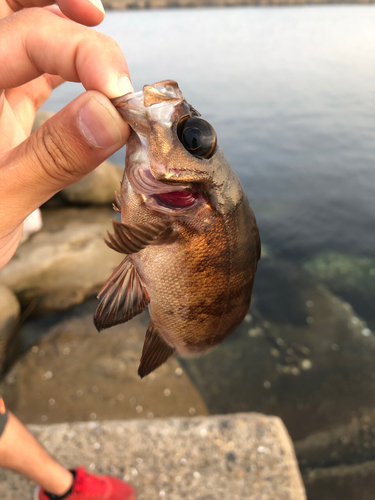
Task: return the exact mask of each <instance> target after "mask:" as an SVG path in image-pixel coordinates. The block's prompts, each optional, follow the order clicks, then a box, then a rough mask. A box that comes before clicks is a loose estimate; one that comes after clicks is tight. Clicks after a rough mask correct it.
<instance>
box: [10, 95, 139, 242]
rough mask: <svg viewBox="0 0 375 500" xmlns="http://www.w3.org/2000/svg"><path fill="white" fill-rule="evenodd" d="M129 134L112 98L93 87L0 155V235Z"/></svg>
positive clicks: (95, 164)
mask: <svg viewBox="0 0 375 500" xmlns="http://www.w3.org/2000/svg"><path fill="white" fill-rule="evenodd" d="M129 134H130V128H129V126H128V125H127V124H126V123H125V122H124V121H123V120H122V118H121V117H120V115H119V114H118V112H117V111H116V109H115V107H114V106H113V105H112V104H111V102H110V101H109V100H108V99H107V98H106V97H105V96H104V95H103V94H100V93H99V92H95V91H91V92H86V93H84V94H82V95H80V96H79V97H77V99H75V100H74V101H72V102H71V103H70V104H68V106H66V107H65V108H64V109H62V110H61V111H60V112H59V113H57V114H56V115H54V116H53V117H52V118H50V119H49V120H48V121H47V122H46V123H45V124H44V125H42V126H41V127H40V128H39V129H38V130H36V132H35V133H34V134H32V135H31V136H30V137H29V138H28V139H27V140H25V141H24V142H23V143H22V144H20V145H19V146H17V147H16V148H14V149H13V150H11V151H9V152H7V153H5V154H3V155H2V156H0V237H1V235H7V234H9V233H10V232H11V231H13V230H14V229H15V228H16V227H17V226H18V225H19V224H20V223H21V222H22V221H23V220H24V219H25V217H27V216H28V215H29V214H30V213H31V212H33V211H34V210H35V209H36V208H37V207H39V206H40V205H41V204H42V203H44V202H45V201H47V200H48V199H49V198H50V197H51V196H53V195H54V194H55V193H56V192H58V191H60V190H61V189H63V188H64V187H66V186H68V185H69V184H72V183H73V182H76V181H78V180H79V179H81V178H82V177H84V176H85V175H86V174H88V173H89V172H90V171H92V170H93V169H94V168H95V167H97V166H98V165H100V164H101V163H102V162H103V161H104V160H105V159H106V158H108V157H109V156H110V155H111V154H113V153H114V152H115V151H117V150H118V149H119V148H120V147H122V146H123V145H124V144H125V142H126V140H127V138H128V136H129ZM7 193H8V195H7V196H6V194H7ZM9 193H12V197H9Z"/></svg>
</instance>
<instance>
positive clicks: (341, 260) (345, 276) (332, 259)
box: [304, 252, 375, 326]
mask: <svg viewBox="0 0 375 500" xmlns="http://www.w3.org/2000/svg"><path fill="white" fill-rule="evenodd" d="M304 267H305V269H306V270H307V271H308V272H309V273H310V275H311V276H313V277H314V278H316V279H317V280H318V281H319V282H321V283H324V284H325V285H326V286H327V287H328V288H329V289H330V290H331V291H332V292H333V293H335V294H336V295H339V296H340V297H342V298H344V299H345V300H347V301H348V302H349V303H350V304H351V305H352V306H353V308H354V309H355V311H356V312H357V314H359V315H360V316H362V317H363V318H364V319H365V320H367V321H373V322H374V326H375V307H374V303H375V259H369V258H365V257H355V256H353V255H345V254H342V253H338V252H326V253H321V254H318V255H316V256H315V257H314V258H312V259H310V260H309V261H307V262H305V264H304Z"/></svg>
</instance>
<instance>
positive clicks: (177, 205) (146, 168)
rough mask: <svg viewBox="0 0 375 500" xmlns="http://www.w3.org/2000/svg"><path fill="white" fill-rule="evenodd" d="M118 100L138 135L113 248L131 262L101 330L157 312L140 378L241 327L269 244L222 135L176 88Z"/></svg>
mask: <svg viewBox="0 0 375 500" xmlns="http://www.w3.org/2000/svg"><path fill="white" fill-rule="evenodd" d="M112 102H113V103H114V105H115V106H116V108H117V109H118V111H119V112H120V114H121V116H122V117H123V118H124V120H125V121H126V122H127V123H128V124H129V125H130V127H131V128H132V133H131V135H130V138H129V140H128V143H127V147H126V160H125V171H124V177H123V180H122V184H121V193H120V194H116V200H117V205H118V206H116V205H115V206H114V208H115V210H117V211H118V212H120V213H121V223H120V222H116V221H113V226H114V234H113V235H111V234H110V233H108V241H106V243H107V245H108V246H109V247H110V248H112V249H113V250H116V251H117V252H120V253H123V254H125V255H126V257H125V258H124V260H123V261H122V263H121V264H120V265H119V266H118V267H117V269H116V270H115V271H114V273H113V274H112V276H111V277H110V278H109V279H108V281H107V282H106V284H105V285H104V286H103V288H102V289H101V291H100V292H99V295H98V299H99V305H98V307H97V310H96V312H95V316H94V323H95V326H96V327H97V329H98V330H99V331H100V330H102V329H104V328H109V327H110V326H113V325H117V324H119V323H124V322H125V321H128V320H129V319H131V318H132V317H133V316H135V315H136V314H139V313H140V312H142V311H143V309H144V308H145V307H146V306H147V305H148V308H149V312H150V316H151V322H150V325H149V327H148V329H147V332H146V338H145V342H144V346H143V352H142V357H141V360H140V365H139V369H138V373H139V375H140V376H141V377H144V376H145V375H147V374H149V373H150V372H152V371H153V370H155V368H157V367H158V366H160V365H161V364H163V363H164V362H165V361H166V360H167V359H168V358H169V356H171V355H172V354H173V353H174V352H176V353H177V354H179V355H181V356H188V355H194V354H200V353H203V352H206V351H208V350H210V349H211V348H213V347H215V346H216V345H218V344H219V343H220V342H221V341H222V340H223V339H224V338H225V337H227V336H228V335H229V334H230V333H232V332H233V330H234V329H235V328H236V327H237V326H238V325H239V324H240V323H241V321H242V319H243V318H244V316H245V314H246V313H247V311H248V309H249V305H250V298H251V292H252V288H253V283H254V275H255V271H256V268H257V262H258V260H259V258H260V238H259V232H258V228H257V224H256V220H255V216H254V213H253V211H252V209H251V208H250V205H249V202H248V199H247V197H246V194H245V193H244V191H243V189H242V186H241V183H240V181H239V179H238V177H237V175H236V174H235V173H234V171H233V170H232V168H231V166H230V164H229V162H228V160H227V159H226V158H225V156H224V154H223V152H222V151H221V149H220V148H219V146H218V145H217V138H216V133H215V130H214V129H213V127H212V126H211V125H210V124H209V123H208V122H207V121H205V120H203V119H202V118H200V116H201V115H200V113H198V111H196V110H195V109H194V108H193V107H192V106H191V105H190V104H188V103H187V102H186V100H185V98H184V96H183V95H182V93H181V91H180V89H179V87H178V85H177V83H176V82H174V81H171V80H165V81H162V82H158V83H154V84H153V85H145V86H144V87H143V91H140V92H134V93H129V94H126V95H124V96H122V97H118V98H116V99H113V100H112Z"/></svg>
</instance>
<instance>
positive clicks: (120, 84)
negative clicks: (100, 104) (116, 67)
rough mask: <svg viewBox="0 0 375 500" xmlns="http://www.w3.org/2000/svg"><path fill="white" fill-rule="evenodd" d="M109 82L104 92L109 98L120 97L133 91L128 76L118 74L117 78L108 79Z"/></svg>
mask: <svg viewBox="0 0 375 500" xmlns="http://www.w3.org/2000/svg"><path fill="white" fill-rule="evenodd" d="M109 81H110V83H109V85H108V88H107V89H106V92H105V94H106V95H107V96H108V97H109V98H110V99H114V98H115V97H120V96H122V95H125V94H129V92H134V89H133V85H132V84H131V82H130V80H129V77H128V76H125V75H123V76H120V77H119V78H118V79H111V80H109Z"/></svg>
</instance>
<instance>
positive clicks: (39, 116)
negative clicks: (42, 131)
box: [31, 109, 55, 133]
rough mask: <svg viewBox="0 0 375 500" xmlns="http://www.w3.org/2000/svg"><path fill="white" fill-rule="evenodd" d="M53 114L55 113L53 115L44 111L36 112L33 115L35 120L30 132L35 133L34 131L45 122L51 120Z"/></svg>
mask: <svg viewBox="0 0 375 500" xmlns="http://www.w3.org/2000/svg"><path fill="white" fill-rule="evenodd" d="M54 114H55V113H53V112H52V111H44V110H43V109H39V111H37V113H36V115H35V120H34V124H33V128H32V130H31V133H33V132H35V130H36V129H37V128H39V127H41V126H42V125H44V123H45V122H46V121H47V120H49V119H50V118H52V116H53V115H54Z"/></svg>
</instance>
